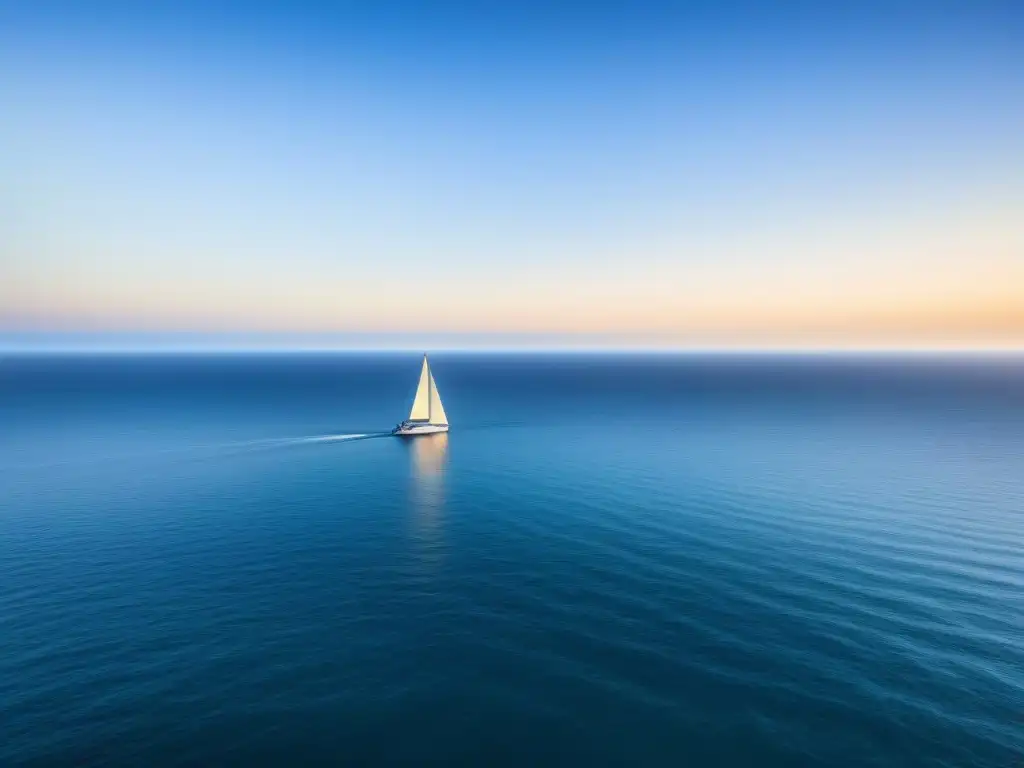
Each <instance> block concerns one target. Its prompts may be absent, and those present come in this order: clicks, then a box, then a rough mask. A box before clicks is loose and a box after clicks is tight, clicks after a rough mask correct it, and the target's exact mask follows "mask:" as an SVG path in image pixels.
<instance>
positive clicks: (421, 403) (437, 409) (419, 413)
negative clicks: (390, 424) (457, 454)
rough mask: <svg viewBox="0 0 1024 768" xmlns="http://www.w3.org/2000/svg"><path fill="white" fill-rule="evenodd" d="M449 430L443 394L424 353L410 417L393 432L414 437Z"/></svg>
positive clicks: (392, 431) (392, 432)
mask: <svg viewBox="0 0 1024 768" xmlns="http://www.w3.org/2000/svg"><path fill="white" fill-rule="evenodd" d="M447 431H448V417H447V416H446V415H445V412H444V406H443V405H441V395H439V394H438V393H437V384H435V383H434V375H433V374H432V373H431V372H430V363H428V362H427V356H426V355H424V356H423V369H422V370H421V371H420V383H419V386H418V387H416V397H415V398H414V399H413V401H412V410H411V411H409V418H408V419H406V420H405V421H403V422H402V423H401V424H399V425H398V426H397V427H395V428H394V429H393V430H391V434H393V435H401V436H403V437H412V436H415V435H432V434H434V433H436V432H447Z"/></svg>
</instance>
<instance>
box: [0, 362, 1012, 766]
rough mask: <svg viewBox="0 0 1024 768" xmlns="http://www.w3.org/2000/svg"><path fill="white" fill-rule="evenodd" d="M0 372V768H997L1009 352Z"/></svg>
mask: <svg viewBox="0 0 1024 768" xmlns="http://www.w3.org/2000/svg"><path fill="white" fill-rule="evenodd" d="M431 359H432V363H433V368H434V374H435V378H436V380H437V383H438V387H439V389H440V392H441V394H442V396H443V398H444V403H445V407H446V410H447V412H448V415H449V417H450V419H451V421H452V431H451V433H450V434H449V435H448V436H446V437H445V436H442V437H440V438H434V439H432V438H420V439H417V440H413V441H407V442H406V441H402V440H400V439H397V438H391V437H383V436H380V433H381V432H386V431H387V430H389V429H390V428H391V427H392V426H393V425H394V423H395V422H396V421H398V420H399V419H401V418H402V417H404V416H405V414H406V412H407V410H408V407H409V404H410V402H411V398H412V394H413V390H414V388H415V384H416V378H417V375H418V373H419V364H420V360H419V357H418V356H416V355H401V354H381V355H372V356H370V355H362V356H360V355H265V356H243V355H235V356H191V357H189V356H149V357H146V356H108V357H89V356H69V357H55V356H50V357H48V356H41V355H36V356H24V357H17V356H14V357H11V356H7V357H4V358H0V574H2V581H0V764H2V765H5V766H7V765H19V764H22V763H26V764H55V765H76V766H80V765H101V764H102V765H146V766H156V765H196V764H238V765H241V764H246V765H253V764H267V763H276V764H300V763H301V764H317V763H335V764H337V763H340V762H344V761H347V762H349V763H352V764H363V765H365V764H374V763H388V762H398V761H405V762H412V761H415V762H417V763H420V764H429V763H436V764H442V763H444V764H467V765H542V764H560V765H573V764H578V765H624V766H625V765H629V766H635V765H672V766H679V765H716V766H751V765H757V766H798V765H829V766H842V765H848V766H876V765H877V766H897V765H898V766H911V765H945V766H958V767H959V766H968V765H981V766H998V767H999V768H1011V767H1012V766H1019V765H1024V761H1022V757H1021V756H1022V754H1024V359H1022V358H1012V357H1003V358H996V357H993V358H959V359H958V358H934V359H929V358H905V359H900V358H895V357H887V358H869V357H828V356H821V357H805V358H798V357H797V358H786V357H777V356H764V357H740V356H734V357H733V356H676V357H673V356H658V357H643V356H625V355H624V356H603V357H602V356H587V355H572V356H562V357H559V356H556V355H546V356H527V355H519V356H485V355H447V356H446V355H437V356H436V357H432V358H431Z"/></svg>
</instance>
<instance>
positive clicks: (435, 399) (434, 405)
mask: <svg viewBox="0 0 1024 768" xmlns="http://www.w3.org/2000/svg"><path fill="white" fill-rule="evenodd" d="M429 376H430V423H431V424H447V423H448V416H447V415H446V414H445V412H444V406H443V405H441V395H439V394H438V392H437V384H435V383H434V374H432V373H431V374H429Z"/></svg>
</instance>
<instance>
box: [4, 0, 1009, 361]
mask: <svg viewBox="0 0 1024 768" xmlns="http://www.w3.org/2000/svg"><path fill="white" fill-rule="evenodd" d="M1022 41H1024V4H1021V3H1020V2H1001V3H997V2H986V1H985V0H974V1H973V2H968V1H964V2H947V1H945V0H931V1H930V2H913V3H911V2H900V1H899V0H893V1H891V2H886V3H875V2H871V1H866V2H856V3H854V2H850V3H838V2H837V3H822V2H801V1H800V0H794V1H793V2H788V3H778V2H773V3H755V2H742V3H737V2H732V3H730V2H689V3H688V2H677V3H641V2H631V3H602V2H599V0H595V1H594V2H588V3H575V2H565V3H519V4H513V3H497V2H476V3H468V2H465V3H454V2H441V1H439V2H431V3H427V2H406V3H389V2H386V1H384V0H382V1H381V2H350V3H346V2H334V3H310V2H299V1H297V0H296V1H295V2H288V3H284V2H281V3H269V2H259V0H250V2H246V3H227V2H216V1H213V2H207V3H196V2H192V1H191V0H181V1H180V2H176V3H166V2H151V3H134V2H133V3H128V2H122V3H114V2H104V0H98V1H97V2H94V3H67V2H51V1H50V0H39V1H38V2H32V3H23V2H7V1H6V0H0V343H7V344H14V345H18V344H25V345H33V344H67V345H71V346H74V345H76V344H100V345H102V344H104V343H107V344H128V343H138V344H154V345H160V344H167V343H174V344H185V345H188V344H192V343H195V344H199V345H201V344H203V343H219V344H227V345H230V344H235V343H237V344H244V345H256V346H259V345H261V344H266V345H279V346H284V347H288V346H295V345H297V346H319V345H323V346H331V345H340V346H359V347H374V346H387V347H391V346H399V347H401V346H415V347H417V348H421V347H422V348H441V347H457V346H466V345H468V346H473V345H478V346H481V345H482V346H498V347H500V346H508V345H513V346H515V345H526V346H531V345H532V346H545V345H560V346H569V347H571V346H588V345H591V346H593V345H596V346H602V345H605V346H622V347H644V348H647V347H662V346H664V347H670V348H675V347H686V348H691V347H693V348H734V347H738V348H744V349H757V348H786V349H789V348H826V349H845V348H861V347H866V348H889V347H896V348H899V347H915V348H916V347H923V348H930V347H957V348H968V349H981V348H1024V45H1022Z"/></svg>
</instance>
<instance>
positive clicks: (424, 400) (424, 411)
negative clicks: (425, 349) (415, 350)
mask: <svg viewBox="0 0 1024 768" xmlns="http://www.w3.org/2000/svg"><path fill="white" fill-rule="evenodd" d="M431 384H433V379H432V377H431V375H430V367H429V366H428V365H427V356H426V355H424V356H423V370H422V371H420V383H419V386H418V387H416V399H415V400H413V401H412V410H411V411H409V421H429V420H430V392H431V390H432V389H433V387H432V386H431ZM438 402H440V401H438ZM442 413H443V411H442Z"/></svg>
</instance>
